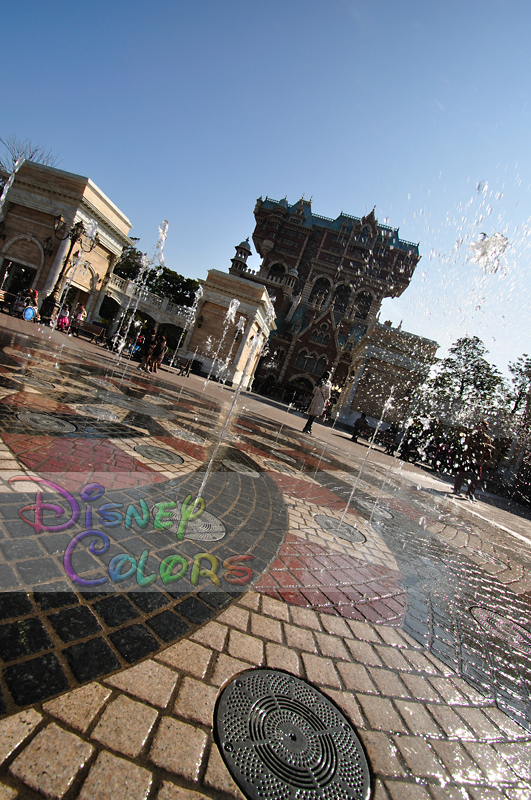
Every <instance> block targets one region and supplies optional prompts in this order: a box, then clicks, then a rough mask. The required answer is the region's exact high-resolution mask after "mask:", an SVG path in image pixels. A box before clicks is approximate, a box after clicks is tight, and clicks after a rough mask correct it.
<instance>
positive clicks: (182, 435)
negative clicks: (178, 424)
mask: <svg viewBox="0 0 531 800" xmlns="http://www.w3.org/2000/svg"><path fill="white" fill-rule="evenodd" d="M170 433H171V435H172V436H176V437H177V438H178V439H183V440H184V441H185V442H192V444H204V442H205V440H204V439H203V438H202V437H201V436H198V435H197V433H193V431H187V430H185V429H184V428H172V429H171V431H170Z"/></svg>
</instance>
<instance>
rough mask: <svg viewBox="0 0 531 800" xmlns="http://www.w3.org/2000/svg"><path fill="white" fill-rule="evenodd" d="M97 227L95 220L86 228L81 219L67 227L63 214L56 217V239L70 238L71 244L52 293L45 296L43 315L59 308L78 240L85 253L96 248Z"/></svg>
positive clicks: (50, 313)
mask: <svg viewBox="0 0 531 800" xmlns="http://www.w3.org/2000/svg"><path fill="white" fill-rule="evenodd" d="M96 229H97V224H96V223H95V222H91V223H90V224H89V225H88V227H87V229H86V230H85V226H84V225H83V223H82V222H81V220H79V221H78V222H76V223H74V224H73V225H71V226H70V228H67V224H66V222H65V220H64V219H63V217H62V216H58V217H56V218H55V220H54V231H55V237H56V239H58V240H59V241H60V242H64V241H65V240H66V239H70V246H69V248H68V253H67V254H66V258H65V260H64V261H63V266H62V267H61V272H60V273H59V275H58V277H57V280H56V281H55V285H54V288H53V289H52V291H51V292H50V294H49V295H48V296H47V297H46V298H45V300H44V302H43V304H42V308H41V316H44V317H51V316H52V314H53V313H54V312H55V311H56V310H57V309H58V308H59V306H60V294H61V287H62V284H63V281H64V277H65V273H66V270H67V267H68V262H69V261H70V256H71V255H72V251H73V249H74V247H75V245H76V244H77V243H78V242H79V244H80V248H81V250H82V251H83V252H84V253H90V251H91V250H94V248H95V247H96V245H97V243H98V237H97V234H96ZM84 236H85V237H86V242H85V245H83V237H84Z"/></svg>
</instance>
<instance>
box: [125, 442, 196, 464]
mask: <svg viewBox="0 0 531 800" xmlns="http://www.w3.org/2000/svg"><path fill="white" fill-rule="evenodd" d="M135 450H136V452H137V453H140V455H141V456H144V458H149V459H151V461H156V462H157V464H182V463H184V459H183V458H181V456H179V455H177V453H173V452H172V451H171V450H164V448H162V447H155V446H154V445H152V444H137V446H136V447H135Z"/></svg>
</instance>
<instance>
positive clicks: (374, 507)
mask: <svg viewBox="0 0 531 800" xmlns="http://www.w3.org/2000/svg"><path fill="white" fill-rule="evenodd" d="M354 502H355V503H356V505H357V506H359V507H360V508H363V510H364V511H367V512H368V513H369V514H374V516H378V517H382V518H383V519H393V515H392V514H390V513H389V511H386V510H385V509H384V508H382V507H381V505H379V504H378V503H377V502H376V500H374V501H370V500H363V499H361V498H359V497H355V498H354Z"/></svg>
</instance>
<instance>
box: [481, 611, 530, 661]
mask: <svg viewBox="0 0 531 800" xmlns="http://www.w3.org/2000/svg"><path fill="white" fill-rule="evenodd" d="M470 613H471V614H472V616H473V617H474V619H475V620H476V622H478V623H479V624H480V625H481V627H482V628H483V629H484V630H486V631H488V632H489V633H490V634H492V635H493V636H495V637H496V638H497V639H502V640H503V641H505V642H508V643H509V644H511V645H512V646H513V647H514V648H515V650H519V651H520V652H521V653H526V654H527V655H528V656H529V655H531V631H529V630H527V628H524V627H523V625H519V624H518V623H517V622H514V621H513V620H511V619H508V618H507V617H505V616H503V614H499V613H497V612H496V611H492V610H491V609H489V608H482V607H481V606H472V608H471V609H470Z"/></svg>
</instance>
